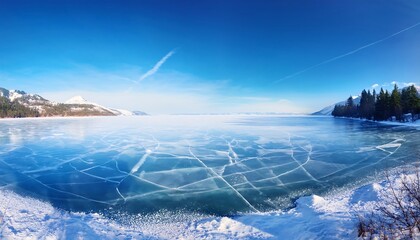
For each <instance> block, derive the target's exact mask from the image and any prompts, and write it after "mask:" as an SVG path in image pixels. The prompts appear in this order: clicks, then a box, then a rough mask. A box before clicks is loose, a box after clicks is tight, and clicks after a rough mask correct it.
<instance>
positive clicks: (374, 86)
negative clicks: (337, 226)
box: [371, 83, 379, 88]
mask: <svg viewBox="0 0 420 240" xmlns="http://www.w3.org/2000/svg"><path fill="white" fill-rule="evenodd" d="M377 87H379V84H377V83H375V84H373V85H372V86H371V88H377Z"/></svg>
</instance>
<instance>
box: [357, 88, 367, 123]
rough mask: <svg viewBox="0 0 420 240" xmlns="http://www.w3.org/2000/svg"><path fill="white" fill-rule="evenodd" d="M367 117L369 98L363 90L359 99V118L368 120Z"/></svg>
mask: <svg viewBox="0 0 420 240" xmlns="http://www.w3.org/2000/svg"><path fill="white" fill-rule="evenodd" d="M368 115H369V96H368V93H367V92H366V90H364V89H363V91H362V93H361V97H360V107H359V117H360V118H366V119H367V118H368Z"/></svg>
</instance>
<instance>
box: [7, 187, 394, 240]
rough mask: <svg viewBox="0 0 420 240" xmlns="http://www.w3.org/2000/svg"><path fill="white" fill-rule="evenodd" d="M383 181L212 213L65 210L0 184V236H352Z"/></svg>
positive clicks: (307, 237)
mask: <svg viewBox="0 0 420 240" xmlns="http://www.w3.org/2000/svg"><path fill="white" fill-rule="evenodd" d="M384 186H385V183H384V182H382V183H373V184H369V185H366V186H363V187H361V188H358V189H355V190H351V191H350V190H349V191H345V192H341V193H339V194H334V195H331V196H326V197H320V196H316V195H312V196H308V197H302V198H300V199H298V200H297V201H296V207H295V208H293V209H291V210H288V211H276V212H269V213H261V214H259V213H258V214H244V215H239V216H234V217H214V216H203V215H198V214H197V215H194V214H191V215H186V214H174V213H157V214H153V215H148V216H127V215H121V219H124V220H123V221H122V222H125V224H120V223H117V222H115V221H113V220H111V219H109V218H106V217H104V216H102V215H100V214H96V213H73V212H71V213H69V212H65V211H62V210H59V209H56V208H54V207H52V206H51V205H50V204H49V203H46V202H42V201H39V200H36V199H33V198H29V197H22V196H20V195H18V194H16V193H13V192H10V191H5V190H0V238H5V239H127V238H128V239H131V238H135V239H143V238H147V239H150V238H158V239H174V238H180V239H279V238H281V239H355V238H357V228H356V224H357V219H358V218H357V214H358V213H361V212H362V213H363V212H365V213H366V212H369V211H371V210H372V209H373V207H374V205H375V201H378V199H380V198H379V196H380V195H381V194H386V193H385V192H384V189H385V188H384Z"/></svg>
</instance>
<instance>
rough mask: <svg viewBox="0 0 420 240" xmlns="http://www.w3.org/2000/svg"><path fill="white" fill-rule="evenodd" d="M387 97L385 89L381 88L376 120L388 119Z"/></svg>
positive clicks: (376, 108) (377, 102) (377, 100)
mask: <svg viewBox="0 0 420 240" xmlns="http://www.w3.org/2000/svg"><path fill="white" fill-rule="evenodd" d="M386 108H387V99H386V95H385V92H384V90H383V89H382V88H381V91H380V92H379V95H378V96H377V97H376V103H375V115H374V119H375V121H383V120H386V119H387V114H386V110H387V109H386Z"/></svg>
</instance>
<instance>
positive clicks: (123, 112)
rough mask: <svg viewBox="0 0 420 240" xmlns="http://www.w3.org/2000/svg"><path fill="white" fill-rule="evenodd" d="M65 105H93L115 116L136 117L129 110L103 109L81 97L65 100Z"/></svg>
mask: <svg viewBox="0 0 420 240" xmlns="http://www.w3.org/2000/svg"><path fill="white" fill-rule="evenodd" d="M65 104H79V105H93V106H95V107H97V108H100V109H104V110H106V111H109V112H111V113H113V114H114V115H116V116H134V115H136V114H135V113H134V112H132V111H129V110H124V109H116V108H108V107H104V106H102V105H99V104H97V103H93V102H89V101H87V100H86V99H84V98H83V97H82V96H74V97H72V98H70V99H69V100H67V101H66V102H65Z"/></svg>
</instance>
